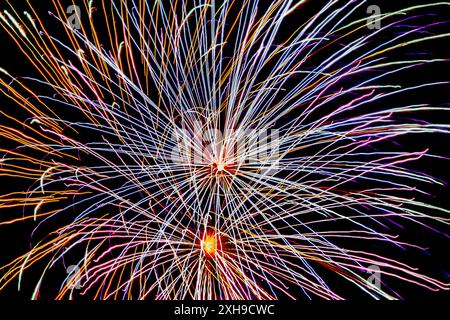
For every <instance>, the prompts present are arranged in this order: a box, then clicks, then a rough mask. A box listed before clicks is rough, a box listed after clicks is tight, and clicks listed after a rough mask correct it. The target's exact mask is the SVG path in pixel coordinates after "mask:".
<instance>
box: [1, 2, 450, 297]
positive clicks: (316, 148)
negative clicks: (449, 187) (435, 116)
mask: <svg viewBox="0 0 450 320" xmlns="http://www.w3.org/2000/svg"><path fill="white" fill-rule="evenodd" d="M305 2H306V1H297V2H295V1H281V0H279V1H273V2H272V3H271V4H270V5H269V6H267V7H265V9H262V8H263V4H262V3H260V2H259V1H243V3H238V1H224V2H223V3H220V4H218V3H215V2H214V1H203V0H202V1H200V0H197V1H193V2H189V1H175V2H170V3H169V4H163V3H162V2H161V1H154V2H149V1H144V0H135V1H133V0H130V1H127V0H123V1H112V2H111V5H110V6H109V5H106V4H105V2H101V4H100V3H99V4H97V3H96V1H84V7H83V9H84V12H87V13H88V18H89V19H88V21H86V22H87V23H84V24H81V26H80V27H81V29H80V30H76V29H74V28H72V26H71V25H70V24H69V22H68V17H67V14H66V11H65V8H63V7H62V5H61V4H59V3H58V2H57V1H53V4H54V7H53V9H52V10H51V11H50V12H49V14H50V17H51V18H52V19H53V20H54V21H56V22H57V23H58V25H60V26H62V27H63V30H64V32H65V34H64V35H62V36H56V35H54V34H52V32H49V31H48V30H47V29H46V27H45V23H44V21H43V20H41V19H40V18H39V14H38V13H37V10H36V8H33V7H32V6H29V10H28V11H26V12H25V13H24V14H23V15H21V14H19V13H18V12H17V11H16V10H15V8H14V5H13V4H9V7H8V8H7V10H5V11H4V12H3V13H0V23H1V24H2V26H3V28H4V30H5V32H6V33H8V34H9V35H10V36H11V38H12V39H13V40H14V41H15V42H16V44H17V45H18V46H19V48H20V49H21V50H22V52H23V54H24V55H25V56H26V57H27V59H28V60H29V62H30V63H31V64H32V65H33V66H34V67H35V69H36V71H37V72H38V73H39V76H38V77H36V78H34V77H20V78H19V77H15V78H14V77H13V76H12V75H10V73H9V72H8V70H7V68H6V67H5V68H3V67H2V68H1V69H0V72H1V73H2V77H1V79H0V83H1V87H0V90H1V92H2V94H3V95H4V96H7V97H9V98H10V99H11V101H13V102H14V104H15V105H18V106H20V107H21V108H22V110H23V112H25V113H26V115H27V119H25V120H23V119H21V118H18V117H17V118H16V117H14V116H10V115H9V114H8V111H7V110H0V112H1V113H2V115H3V116H5V117H7V118H8V119H9V120H11V121H12V122H13V125H2V126H0V135H1V137H2V139H5V140H8V141H11V142H13V143H14V144H15V145H16V146H17V147H16V148H12V149H8V148H5V147H3V148H2V149H0V150H1V151H2V153H3V156H2V158H1V163H0V175H2V176H8V177H12V178H14V179H21V180H24V181H28V182H27V184H28V185H30V187H29V189H28V190H27V191H24V192H12V193H9V194H5V195H2V196H0V208H10V209H15V208H20V207H23V208H24V212H25V214H24V215H22V216H18V215H16V216H13V217H7V218H5V219H3V218H2V220H1V221H0V225H7V224H11V223H14V222H17V221H25V220H32V221H34V223H35V224H36V229H35V232H36V231H39V230H40V229H41V228H43V229H45V228H48V225H49V224H51V225H52V226H53V227H52V228H53V229H52V232H51V233H49V235H48V236H47V237H45V238H44V239H41V240H40V241H39V242H38V243H36V244H33V247H32V248H31V250H30V251H29V252H27V253H25V254H23V255H22V256H20V257H18V258H17V259H16V260H14V261H12V262H11V263H9V264H7V265H5V266H3V267H2V268H1V270H2V272H3V276H2V278H1V279H0V288H1V289H3V288H5V287H6V286H7V285H8V284H10V283H11V282H12V281H14V280H18V282H19V284H18V286H19V288H20V287H21V286H22V283H23V282H25V281H27V280H26V279H27V275H26V272H25V271H26V270H27V269H30V268H32V269H33V270H34V269H35V268H42V271H41V273H40V275H41V276H40V279H39V281H38V283H37V285H36V286H35V290H34V293H33V298H38V297H39V295H40V292H41V284H42V281H43V279H44V278H45V277H51V271H52V269H54V268H56V266H57V265H58V264H61V263H63V264H64V260H65V259H67V258H68V257H71V255H73V256H79V251H80V250H81V252H83V255H82V256H81V257H80V256H79V261H78V262H77V266H78V267H79V268H78V269H77V270H76V272H75V275H70V276H69V275H67V277H66V278H64V279H61V287H60V289H59V291H58V292H57V294H56V295H55V298H56V299H64V298H66V297H69V298H73V293H74V288H73V286H74V284H75V283H74V281H75V280H74V279H77V281H79V285H80V286H81V291H80V292H81V294H89V295H90V296H92V297H94V298H95V299H145V298H150V297H151V298H155V299H185V298H192V299H275V298H280V297H283V296H286V297H290V298H293V299H296V298H298V294H297V293H294V291H291V289H290V288H292V287H293V286H294V287H297V288H298V290H299V292H302V293H303V294H304V295H305V296H306V297H309V298H310V297H312V296H314V295H317V296H319V297H321V298H324V299H342V298H345V297H342V296H341V295H340V294H339V293H338V292H337V291H335V288H333V287H332V286H331V285H330V284H329V283H328V281H327V276H326V274H325V272H324V270H327V272H328V271H331V272H333V273H335V274H337V275H339V276H340V277H342V278H344V279H345V280H347V281H349V282H350V283H352V284H353V285H355V286H357V287H358V288H359V289H361V290H362V291H364V292H365V293H367V294H368V295H370V296H371V297H373V298H376V299H379V298H385V299H396V298H400V297H401V296H399V295H398V294H397V293H396V292H395V291H394V289H391V288H389V286H388V282H389V279H391V278H396V279H400V280H401V281H405V282H410V283H414V284H417V285H419V286H422V287H424V288H427V289H429V290H448V289H449V284H448V283H445V282H442V281H439V280H437V279H433V278H431V277H428V276H425V275H423V274H421V273H419V271H418V270H417V269H415V268H413V267H411V266H409V265H407V264H405V263H402V262H400V261H397V260H395V259H392V258H390V257H387V256H383V255H380V254H379V253H376V252H371V251H370V248H367V251H362V250H360V249H358V248H359V247H358V246H355V247H354V248H352V246H351V245H349V243H347V245H346V247H343V246H342V244H341V243H342V241H341V240H346V239H351V241H353V243H358V242H361V243H365V244H366V246H367V242H369V243H377V242H378V243H383V244H385V245H391V246H397V247H399V248H402V249H405V248H413V249H416V250H424V248H421V247H419V246H417V245H414V244H412V243H408V242H405V241H402V240H401V239H400V238H399V236H398V235H397V234H395V233H393V232H387V231H386V230H389V227H388V225H389V224H390V223H393V222H392V221H391V220H390V219H391V218H399V219H403V220H404V221H413V222H415V223H417V224H420V225H423V226H424V227H429V228H435V227H434V226H435V222H437V223H439V225H440V226H441V228H446V227H447V226H448V224H449V221H450V220H449V218H448V217H449V216H448V214H449V213H450V211H449V210H447V209H445V208H440V207H437V206H434V205H432V204H430V203H427V202H422V201H419V200H417V199H416V198H420V197H418V195H423V196H426V195H427V192H425V191H424V190H421V189H420V188H419V187H417V185H419V184H442V182H441V181H440V180H438V179H437V178H434V177H431V176H428V175H426V174H424V173H420V172H417V171H412V170H410V169H407V165H406V164H407V163H409V162H412V161H416V160H419V159H422V158H425V157H429V158H433V157H435V158H438V156H436V155H432V154H430V153H429V151H428V150H419V151H415V152H410V151H403V150H396V151H392V150H390V149H383V143H387V142H390V141H396V140H397V139H399V138H400V137H402V136H405V135H413V134H414V135H417V134H433V135H437V134H446V133H448V132H449V127H450V125H449V124H447V123H427V122H421V121H411V120H408V121H407V120H404V119H403V118H402V116H403V115H405V114H413V115H414V116H416V117H420V113H426V112H430V111H442V112H447V111H449V109H448V107H445V106H431V105H429V104H423V103H422V104H419V103H416V104H408V105H403V106H399V105H396V106H391V105H389V104H388V103H386V104H384V103H385V101H389V100H388V99H389V98H390V97H392V96H396V95H401V94H405V93H408V92H412V91H415V90H418V89H422V88H427V87H436V88H441V87H444V86H446V85H448V82H446V81H435V82H429V83H416V84H414V85H409V86H401V85H399V84H397V83H393V84H386V83H385V82H383V80H384V79H387V78H388V77H389V76H391V75H396V74H402V72H405V71H408V70H410V69H412V68H415V67H419V66H421V65H426V64H431V63H445V62H446V61H447V59H446V57H430V58H429V59H425V58H423V57H422V58H421V59H409V60H400V59H398V58H391V56H390V54H392V53H394V52H396V51H399V50H404V49H405V48H406V49H408V48H414V46H417V45H419V44H422V43H429V42H433V41H437V40H439V39H442V38H447V37H448V36H449V34H445V33H439V34H433V33H430V32H428V30H431V29H432V27H433V26H437V25H439V24H444V23H445V22H435V23H433V24H429V25H420V26H417V25H414V23H415V21H416V20H417V19H418V17H419V16H417V15H413V14H416V12H418V13H420V12H421V11H422V10H427V9H436V10H438V9H439V8H442V7H446V6H449V5H450V3H447V2H440V3H433V4H427V5H419V6H413V7H409V8H405V9H402V10H398V11H395V12H389V13H383V14H381V15H379V16H378V17H377V19H378V21H379V22H382V27H381V28H380V29H379V30H372V31H371V32H367V24H368V21H367V19H366V18H364V19H357V20H355V19H354V18H353V16H354V14H355V13H356V12H357V11H358V10H360V9H361V8H365V6H367V1H351V2H345V1H337V0H335V1H329V2H328V3H327V4H325V5H324V6H323V7H322V8H321V9H320V10H319V11H318V12H317V13H316V14H315V15H313V16H312V17H311V18H310V19H309V20H307V21H306V22H305V23H304V24H303V25H301V26H299V27H298V28H297V29H294V30H293V31H292V34H290V35H289V36H287V37H286V38H284V39H283V40H281V41H280V40H279V38H280V33H281V32H280V30H282V28H283V25H284V23H286V20H287V19H289V18H290V17H291V16H292V14H293V13H294V12H297V11H301V10H302V6H303V5H304V3H305ZM8 3H9V1H8ZM236 13H237V14H236ZM97 23H98V24H99V25H100V24H101V25H102V28H100V27H97ZM400 29H401V30H402V32H397V31H398V30H400ZM97 30H102V33H104V34H105V37H103V36H102V34H101V33H100V32H99V31H97ZM394 30H395V31H394ZM424 31H427V32H424ZM105 32H106V33H105ZM386 35H388V36H389V38H388V39H387V40H386V39H385V37H386ZM378 37H380V38H382V37H384V38H382V39H383V41H382V42H380V41H378V40H377V39H378ZM379 70H382V72H379ZM352 79H354V80H353V81H352V82H351V83H350V84H348V80H352ZM375 105H380V106H382V107H381V108H380V107H374V106H375ZM72 115H73V116H72ZM17 125H19V126H20V128H21V129H18V126H17ZM271 131H275V132H276V135H274V136H271V135H270V134H269V135H267V133H268V132H271ZM269 137H270V138H269ZM274 137H275V138H274ZM272 138H274V139H272ZM355 182H359V184H358V185H356V184H355ZM355 188H356V189H355ZM74 209H75V212H76V213H74ZM13 211H14V210H13ZM58 221H61V222H58ZM396 221H397V220H396ZM331 222H333V223H336V222H339V225H336V224H333V227H332V228H330V223H331ZM431 222H433V224H432V225H431ZM55 226H57V227H55ZM3 227H5V228H6V226H3ZM336 228H337V229H336ZM436 231H439V232H441V233H443V234H446V233H445V231H440V230H436ZM35 232H33V235H34V234H35ZM74 252H76V253H74ZM65 257H66V258H65ZM41 263H44V266H42V265H41ZM372 265H376V266H378V267H379V268H380V274H381V275H383V279H388V280H383V286H382V287H379V286H376V285H375V284H373V283H372V282H371V281H370V280H368V279H367V277H366V276H367V272H368V271H370V266H372Z"/></svg>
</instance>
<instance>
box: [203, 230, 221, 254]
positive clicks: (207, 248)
mask: <svg viewBox="0 0 450 320" xmlns="http://www.w3.org/2000/svg"><path fill="white" fill-rule="evenodd" d="M216 247H217V244H216V238H215V236H214V235H213V234H209V235H206V236H205V238H204V239H203V241H202V249H203V251H204V252H205V253H206V254H207V255H208V256H213V255H214V253H215V252H216Z"/></svg>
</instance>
